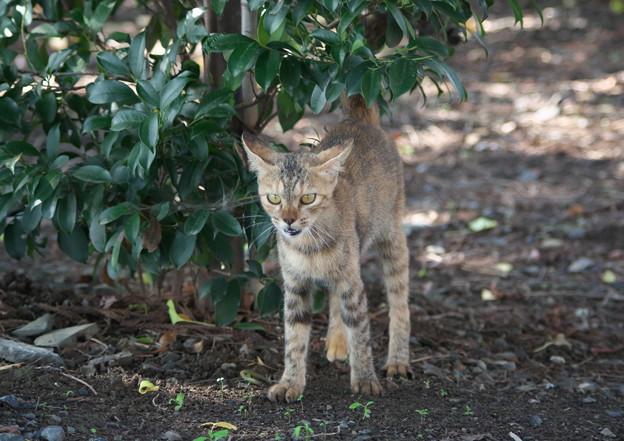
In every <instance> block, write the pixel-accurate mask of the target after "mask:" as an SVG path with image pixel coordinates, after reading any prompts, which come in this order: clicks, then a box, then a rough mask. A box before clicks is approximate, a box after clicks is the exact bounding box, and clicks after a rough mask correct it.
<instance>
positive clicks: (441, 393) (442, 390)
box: [438, 389, 448, 397]
mask: <svg viewBox="0 0 624 441" xmlns="http://www.w3.org/2000/svg"><path fill="white" fill-rule="evenodd" d="M438 393H439V394H440V396H441V397H446V396H447V395H448V392H447V391H445V390H444V389H440V392H438Z"/></svg>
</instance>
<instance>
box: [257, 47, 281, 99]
mask: <svg viewBox="0 0 624 441" xmlns="http://www.w3.org/2000/svg"><path fill="white" fill-rule="evenodd" d="M281 64H282V54H280V53H279V52H277V51H272V50H265V51H263V52H262V53H261V54H260V56H258V61H257V62H256V66H255V68H254V75H255V77H256V81H257V82H258V84H259V85H260V87H261V88H262V90H264V91H265V92H266V91H267V89H268V88H269V86H270V85H271V82H273V80H274V79H275V77H276V76H277V73H278V72H279V68H280V65H281Z"/></svg>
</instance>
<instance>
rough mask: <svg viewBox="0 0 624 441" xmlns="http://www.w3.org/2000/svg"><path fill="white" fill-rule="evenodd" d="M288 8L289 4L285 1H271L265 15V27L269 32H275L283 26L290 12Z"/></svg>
mask: <svg viewBox="0 0 624 441" xmlns="http://www.w3.org/2000/svg"><path fill="white" fill-rule="evenodd" d="M288 10H289V8H288V5H285V4H284V2H283V1H278V2H274V3H271V6H270V7H269V9H268V11H267V13H266V14H265V16H264V28H265V29H266V31H267V32H268V33H269V34H273V33H274V32H275V31H277V29H278V28H279V27H280V26H282V23H283V22H284V20H285V19H286V14H288Z"/></svg>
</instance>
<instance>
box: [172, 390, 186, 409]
mask: <svg viewBox="0 0 624 441" xmlns="http://www.w3.org/2000/svg"><path fill="white" fill-rule="evenodd" d="M169 404H175V407H174V408H173V410H175V411H176V412H177V411H179V410H180V409H182V406H184V394H178V396H177V397H175V398H172V399H170V400H169Z"/></svg>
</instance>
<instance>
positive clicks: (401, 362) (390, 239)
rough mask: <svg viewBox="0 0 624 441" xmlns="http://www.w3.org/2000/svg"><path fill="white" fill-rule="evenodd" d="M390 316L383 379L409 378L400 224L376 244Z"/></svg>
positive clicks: (406, 297)
mask: <svg viewBox="0 0 624 441" xmlns="http://www.w3.org/2000/svg"><path fill="white" fill-rule="evenodd" d="M377 250H378V252H379V259H380V264H381V271H382V275H383V281H384V286H385V289H386V294H387V296H388V309H389V315H390V326H389V334H390V341H389V344H388V358H387V360H386V364H385V365H384V368H383V370H384V371H385V372H386V376H387V377H394V376H397V375H398V376H400V377H404V378H412V377H413V372H412V369H411V367H410V362H409V338H410V311H409V303H408V302H409V252H408V249H407V239H406V237H405V234H404V233H403V229H402V227H401V224H400V222H397V223H396V225H395V228H394V230H393V231H392V232H389V234H388V235H387V237H384V238H382V239H380V240H378V241H377Z"/></svg>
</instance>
